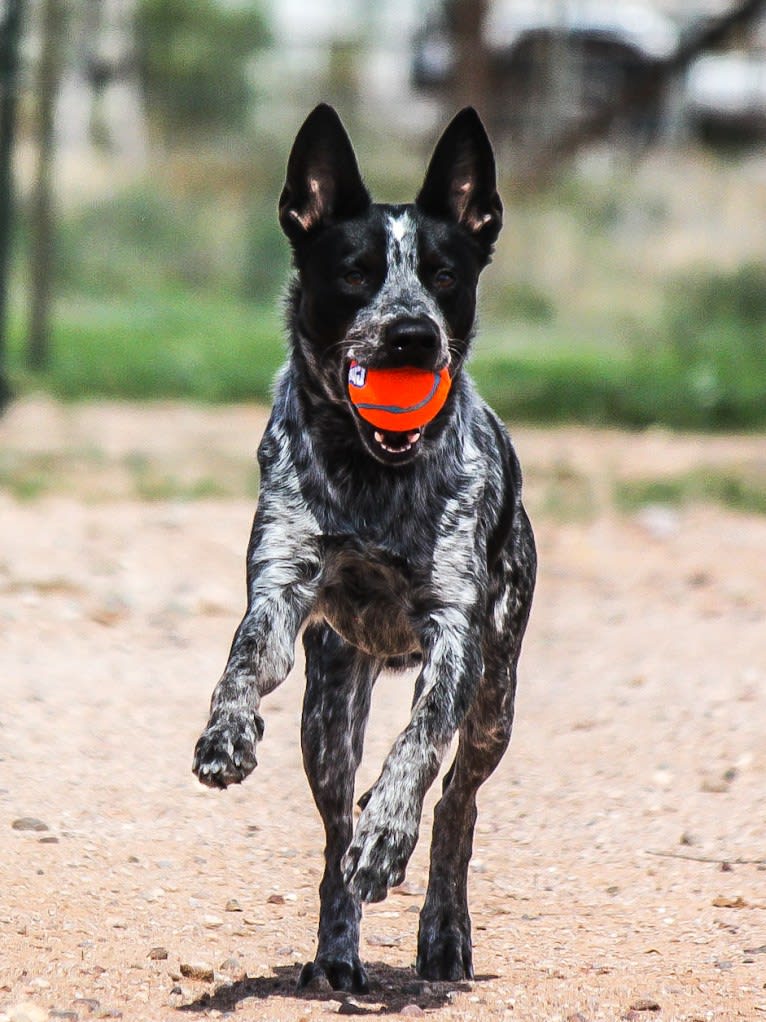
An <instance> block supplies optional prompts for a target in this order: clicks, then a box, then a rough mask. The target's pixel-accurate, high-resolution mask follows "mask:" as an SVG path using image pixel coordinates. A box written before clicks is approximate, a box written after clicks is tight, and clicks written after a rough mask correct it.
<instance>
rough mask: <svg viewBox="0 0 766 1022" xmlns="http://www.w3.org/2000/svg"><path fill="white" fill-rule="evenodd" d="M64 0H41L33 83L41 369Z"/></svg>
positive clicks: (30, 347)
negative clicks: (36, 78) (40, 40)
mask: <svg viewBox="0 0 766 1022" xmlns="http://www.w3.org/2000/svg"><path fill="white" fill-rule="evenodd" d="M63 8H64V3H63V0H45V2H44V5H43V15H42V28H41V32H42V47H41V51H40V66H39V69H38V81H37V174H36V178H35V183H34V191H33V194H32V208H31V216H30V295H29V334H28V338H27V363H28V365H29V367H30V368H31V369H43V368H45V366H46V365H47V364H48V361H49V359H50V318H51V316H50V312H51V297H52V293H53V290H52V287H53V254H54V233H55V213H54V194H53V163H54V159H55V148H56V147H55V124H54V119H55V111H56V97H57V95H58V88H59V81H60V78H61V47H62V42H63V38H64V31H63V28H64V14H65V12H64V10H63Z"/></svg>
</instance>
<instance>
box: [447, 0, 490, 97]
mask: <svg viewBox="0 0 766 1022" xmlns="http://www.w3.org/2000/svg"><path fill="white" fill-rule="evenodd" d="M488 9H489V2H488V0H447V2H446V3H445V5H444V13H445V18H446V23H447V31H448V32H449V34H450V36H451V38H452V45H453V46H454V49H455V72H454V75H453V78H452V95H451V97H450V99H451V100H452V102H453V103H454V105H455V106H456V107H458V108H459V107H463V106H467V105H469V104H470V105H472V106H475V107H476V109H477V110H478V111H479V112H480V113H481V114H483V116H485V117H487V116H488V115H489V100H490V95H489V86H490V80H489V70H490V59H489V54H488V52H487V47H486V43H485V40H484V22H485V21H486V18H487V11H488Z"/></svg>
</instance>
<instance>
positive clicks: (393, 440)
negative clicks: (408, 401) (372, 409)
mask: <svg viewBox="0 0 766 1022" xmlns="http://www.w3.org/2000/svg"><path fill="white" fill-rule="evenodd" d="M355 418H356V425H357V429H358V430H359V434H360V436H361V438H362V441H363V443H364V445H365V447H366V448H367V450H368V451H369V452H370V454H371V455H372V456H373V457H374V458H375V459H376V460H377V461H380V462H382V463H383V464H384V465H404V464H406V463H407V462H409V461H411V460H412V459H413V458H415V457H416V456H417V455H418V454H419V453H420V447H421V445H422V439H423V431H422V430H421V429H410V430H407V432H404V433H397V432H395V431H393V430H388V429H379V428H378V427H377V426H372V425H371V424H370V423H369V422H365V421H364V419H362V418H360V417H359V415H356V416H355Z"/></svg>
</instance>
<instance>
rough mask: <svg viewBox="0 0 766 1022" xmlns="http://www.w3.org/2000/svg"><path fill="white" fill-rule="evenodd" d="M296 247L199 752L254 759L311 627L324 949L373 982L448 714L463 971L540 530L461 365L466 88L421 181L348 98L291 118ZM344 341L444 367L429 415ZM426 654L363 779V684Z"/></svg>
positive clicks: (433, 961)
mask: <svg viewBox="0 0 766 1022" xmlns="http://www.w3.org/2000/svg"><path fill="white" fill-rule="evenodd" d="M279 221H280V224H281V225H282V229H283V230H284V232H285V234H286V235H287V237H288V239H289V241H290V244H291V246H292V250H293V257H294V276H293V279H292V282H291V285H290V289H289V296H288V310H287V323H288V330H289V341H290V347H289V357H288V360H287V364H286V365H285V367H284V369H283V370H282V372H281V374H280V376H279V378H278V381H277V384H276V392H275V401H274V407H273V410H272V413H271V418H270V419H269V423H268V426H267V428H266V431H265V434H264V436H263V440H262V442H261V445H260V448H259V452H258V458H259V464H260V470H261V489H260V498H259V501H258V508H257V511H256V514H255V520H254V523H253V528H252V534H251V538H250V544H249V548H248V552H247V597H248V603H247V611H246V613H245V615H244V618H243V620H242V623H241V624H240V626H239V628H238V629H237V631H236V634H235V636H234V641H233V644H232V647H231V652H230V654H229V659H228V662H227V664H226V668H225V670H224V672H223V676H222V677H221V680H220V681H219V682H218V684H217V685H216V687H215V691H214V692H213V696H212V702H211V710H210V719H209V722H208V724H207V727H206V728H205V730H204V731H203V733H202V735H201V737H200V739H199V741H198V742H197V747H196V750H195V756H194V771H195V773H196V775H197V777H198V778H199V779H200V781H202V783H203V784H207V785H209V786H211V787H216V788H225V787H227V786H228V785H230V784H237V783H239V782H240V781H243V780H244V779H245V778H246V777H247V776H248V774H249V773H250V772H251V771H252V770H253V768H254V767H255V765H256V745H257V744H258V742H260V740H261V739H262V737H263V729H264V725H263V720H262V717H261V699H262V697H263V696H265V695H268V693H269V692H271V691H272V690H273V689H274V688H275V687H276V686H277V685H279V684H280V683H281V682H282V681H284V679H285V677H286V676H287V674H288V672H289V671H290V669H291V667H292V665H293V659H294V646H295V642H296V639H297V636H298V634H299V632H301V630H302V633H303V645H304V648H305V652H306V692H305V697H304V702H303V720H302V731H301V742H302V749H303V759H304V763H305V767H306V773H307V775H308V779H309V783H310V785H311V790H312V792H313V795H314V799H315V801H316V804H317V807H318V809H319V812H320V813H321V816H322V820H323V822H324V827H325V831H326V847H325V862H326V866H325V871H324V876H323V878H322V882H321V885H320V889H319V891H320V905H321V907H320V914H319V935H318V947H317V952H316V958H315V960H314V961H313V962H310V963H308V964H307V965H306V966H304V968H303V971H302V973H301V978H300V981H299V983H300V985H303V986H305V985H307V984H309V983H312V981H314V980H319V979H321V977H325V978H326V980H327V981H329V983H330V984H331V985H332V987H333V988H335V989H340V990H352V991H365V990H367V989H368V979H367V975H366V972H365V969H364V966H363V964H362V963H361V961H360V959H359V925H360V919H361V914H362V903H363V902H369V901H380V900H381V899H383V898H385V897H386V894H387V892H388V891H389V889H390V888H392V887H395V886H396V885H398V884H401V883H402V880H403V879H404V875H405V869H406V867H407V862H408V860H409V858H410V856H411V855H412V851H413V849H414V847H415V843H416V842H417V839H418V830H419V825H420V817H421V812H422V807H423V799H424V796H425V794H426V791H427V790H428V788H429V786H430V785H431V784H432V783H433V781H434V779H435V778H436V776H437V773H438V772H439V768H440V765H441V764H442V760H443V758H444V757H445V755H446V753H447V752H448V750H449V748H450V745H451V743H452V740H453V738H454V737H455V735H458V737H459V740H458V743H457V751H456V754H455V757H454V761H453V762H452V765H451V766H450V767H449V769H448V770H447V771H446V773H445V775H444V779H443V785H442V788H443V790H442V797H441V800H440V801H439V802H438V804H437V805H436V807H435V810H434V823H433V836H432V842H431V860H430V876H429V881H428V890H427V893H426V895H425V900H424V904H423V907H422V910H421V912H420V924H419V932H418V945H417V970H418V972H419V973H420V975H421V976H423V977H426V978H428V979H434V980H461V979H464V978H467V977H471V976H472V975H473V962H472V945H471V921H470V917H469V913H468V892H467V876H468V865H469V861H470V858H471V851H472V840H473V829H474V823H475V821H476V793H477V790H478V788H479V786H480V785H481V784H482V782H483V781H485V780H486V778H487V777H489V775H490V774H491V773H492V771H493V770H494V769H495V767H496V766H497V764H498V763H499V761H500V758H501V756H502V755H503V753H504V751H505V749H506V747H507V745H508V741H509V739H510V735H511V725H512V721H513V706H514V694H515V689H516V665H517V661H518V658H519V651H520V647H521V642H522V637H523V635H524V630H525V627H526V623H527V618H528V616H529V610H530V604H531V600H532V591H533V588H534V580H535V566H536V558H535V546H534V539H533V536H532V530H531V527H530V524H529V520H528V518H527V515H526V513H525V511H524V507H523V505H522V502H521V473H520V470H519V463H518V460H517V458H516V454H515V452H514V449H513V447H512V445H511V441H510V439H509V436H508V434H507V432H506V430H505V428H504V426H503V424H502V422H501V421H500V420H499V419H498V417H497V416H496V415H495V414H494V413H493V412H492V411H491V410H490V409H489V408H488V407H487V405H486V404H485V403H484V402H483V401H482V400H481V398H480V397H479V396H478V395H477V393H476V390H475V389H474V385H473V383H472V382H471V379H470V377H469V375H468V372H467V371H466V359H467V356H468V352H469V348H470V344H471V339H472V335H473V329H474V319H475V310H476V287H477V282H478V278H479V274H480V273H481V271H482V270H483V269H484V267H485V266H486V265H487V264H488V263H489V261H490V258H491V255H492V250H493V246H494V244H495V241H496V239H497V236H498V233H499V231H500V227H501V222H502V204H501V202H500V198H499V196H498V194H497V190H496V183H495V161H494V156H493V153H492V148H491V146H490V143H489V140H488V138H487V135H486V133H485V131H484V128H483V126H482V123H481V121H480V119H479V117H478V115H477V114H476V112H475V111H474V110H473V109H471V108H466V109H464V110H462V111H461V112H460V113H458V114H457V115H456V117H455V118H454V119H453V120H452V122H451V123H450V124H449V126H448V127H447V128H446V130H445V131H444V133H443V135H442V136H441V139H440V140H439V142H438V144H437V146H436V149H435V151H434V153H433V156H432V158H431V161H430V164H429V166H428V170H427V173H426V176H425V180H424V182H423V185H422V187H421V189H420V191H419V193H418V196H417V198H416V199H415V202H414V203H411V204H402V205H388V204H378V203H374V202H372V200H371V198H370V195H369V193H368V192H367V189H366V187H365V185H364V183H363V181H362V178H361V176H360V173H359V169H358V166H357V161H356V158H355V155H354V151H353V149H352V146H351V142H350V141H349V138H348V135H347V134H346V132H345V130H344V128H343V125H342V124H341V122H340V119H339V118H338V115H337V114H336V112H335V111H334V110H333V109H332V108H331V107H329V106H326V105H324V104H322V105H320V106H318V107H317V108H316V109H315V110H314V111H313V112H312V113H311V114H310V115H309V117H308V118H307V120H306V121H305V123H304V124H303V126H302V128H301V129H300V131H299V132H298V135H297V137H296V139H295V143H294V146H293V149H292V153H291V155H290V158H289V162H288V167H287V180H286V183H285V186H284V190H283V192H282V195H281V199H280V203H279ZM352 364H355V365H360V366H363V367H370V368H375V367H377V368H386V367H394V366H399V367H402V366H412V367H416V368H420V369H428V370H434V371H440V370H442V369H443V368H444V367H445V366H446V367H447V368H448V370H449V375H450V378H451V381H452V385H451V389H450V391H449V395H448V398H447V401H446V403H445V404H444V407H443V408H442V410H441V411H440V412H439V413H438V415H437V416H436V417H435V418H434V419H433V420H432V421H431V422H429V423H426V424H423V425H422V427H420V428H418V429H411V428H410V429H408V430H407V431H400V432H391V431H386V430H381V429H378V428H376V427H375V426H373V425H371V424H369V423H368V422H367V421H365V420H364V419H363V418H361V416H360V414H359V412H358V410H357V409H356V408H355V407H354V405H353V404H352V403H351V401H350V400H349V392H348V377H349V372H350V371H351V368H352ZM410 666H419V673H418V675H417V680H416V682H415V686H414V695H413V699H412V709H411V715H410V720H409V723H408V724H407V726H406V727H405V729H404V730H403V731H402V733H401V734H400V735H399V737H398V738H397V739H396V741H395V742H394V745H393V747H392V749H391V751H390V752H389V753H388V755H387V757H386V759H385V762H384V763H383V766H382V769H381V771H380V776H379V777H378V779H377V781H376V782H375V784H373V786H372V788H371V789H370V790H369V791H368V792H367V793H366V794H365V795H363V796H362V798H361V799H360V801H359V804H360V806H361V807H362V811H361V815H360V816H359V819H358V821H357V823H356V827H354V777H355V773H356V769H357V767H358V765H359V761H360V758H361V755H362V746H363V741H364V732H365V725H366V722H367V716H368V711H369V707H370V695H371V691H372V687H373V685H374V684H375V680H376V678H377V677H378V675H379V674H380V672H381V671H382V670H384V669H386V668H395V669H396V668H405V667H410Z"/></svg>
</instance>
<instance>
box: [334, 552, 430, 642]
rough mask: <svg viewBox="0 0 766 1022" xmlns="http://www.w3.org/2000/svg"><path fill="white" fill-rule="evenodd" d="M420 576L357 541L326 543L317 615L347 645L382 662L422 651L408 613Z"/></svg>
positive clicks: (387, 554)
mask: <svg viewBox="0 0 766 1022" xmlns="http://www.w3.org/2000/svg"><path fill="white" fill-rule="evenodd" d="M418 575H419V572H417V570H415V569H414V568H413V565H412V564H411V563H409V562H408V561H407V560H406V559H404V558H402V557H397V556H396V555H395V554H392V553H391V552H389V551H386V550H384V549H382V548H380V547H377V546H374V545H373V544H363V543H360V542H359V540H358V539H357V538H356V537H349V538H348V539H345V538H343V537H332V538H330V539H329V540H328V542H327V547H326V550H325V557H324V567H323V570H322V576H321V580H320V585H319V595H318V600H317V604H316V612H317V614H318V615H320V616H321V617H323V618H324V619H325V620H326V621H327V622H328V623H329V624H330V625H331V626H332V627H333V628H334V629H335V631H336V632H338V634H339V635H341V636H342V637H343V638H344V639H345V640H346V641H347V642H350V643H351V644H352V645H354V646H356V647H357V648H359V649H362V650H364V651H365V652H366V653H369V654H370V655H371V656H375V657H380V658H385V657H391V656H399V655H402V654H406V653H412V652H416V651H418V650H419V649H420V646H419V643H418V640H417V638H416V635H415V632H414V630H413V627H412V619H411V613H412V609H413V605H414V603H415V601H416V600H417V598H418V591H419V590H420V589H421V584H420V580H419V578H418Z"/></svg>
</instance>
